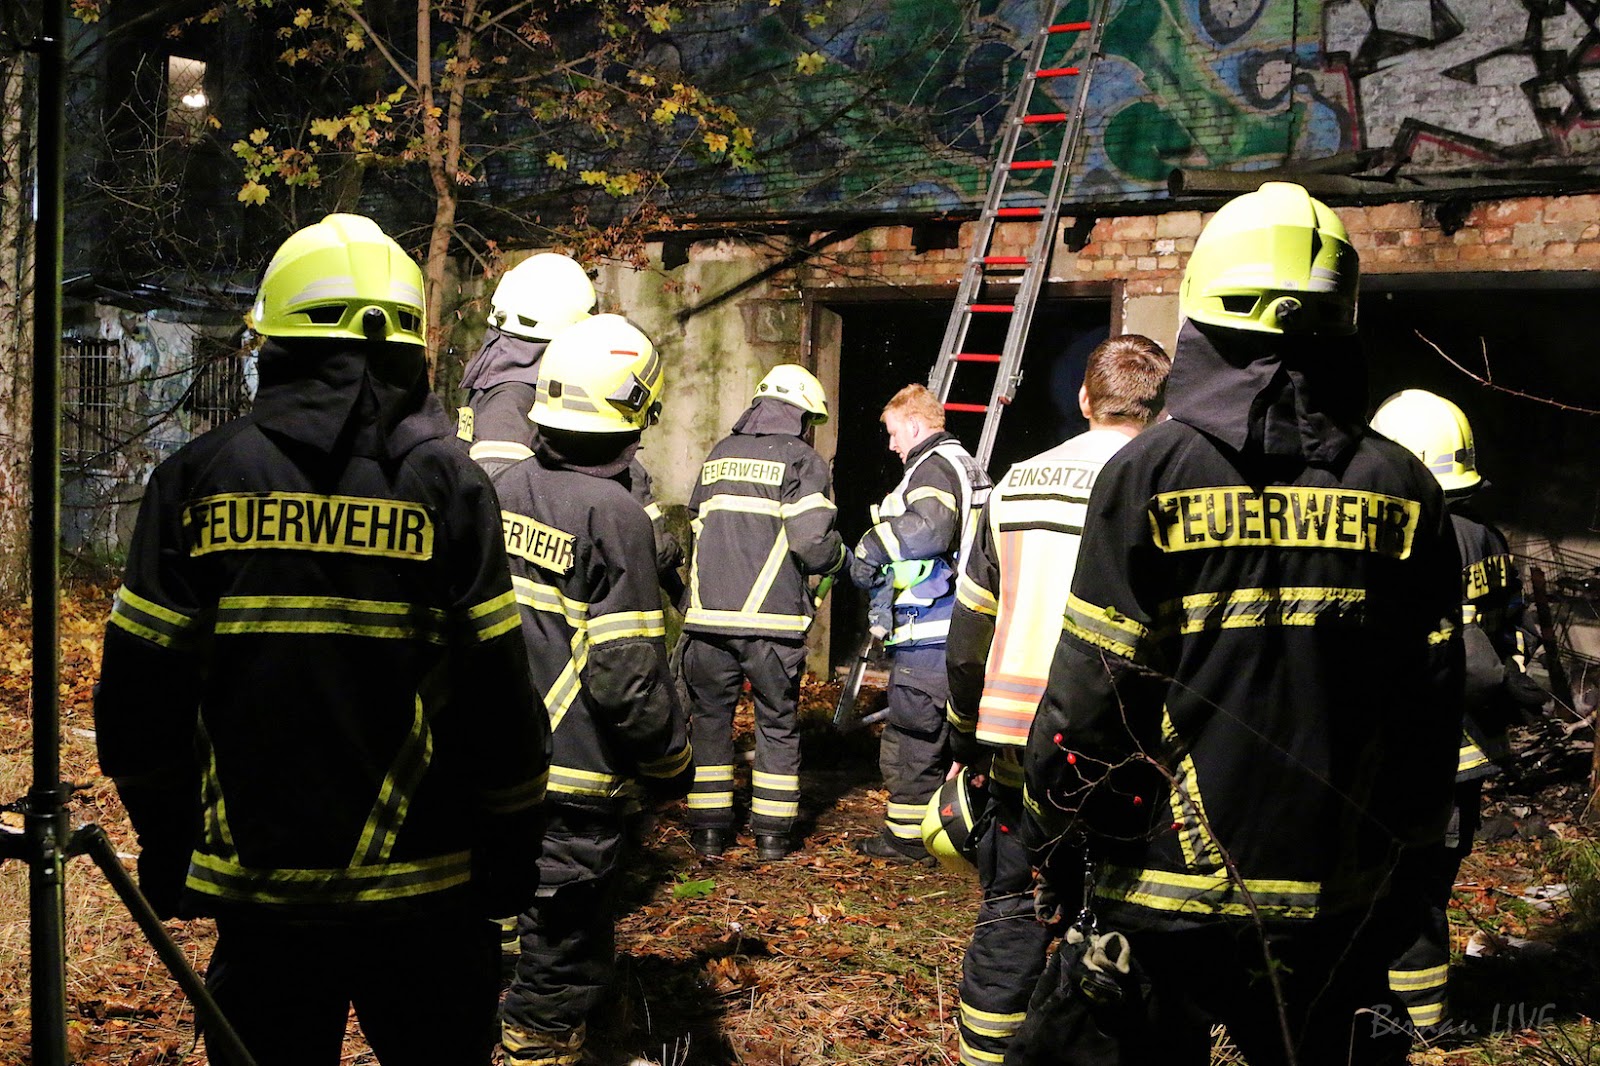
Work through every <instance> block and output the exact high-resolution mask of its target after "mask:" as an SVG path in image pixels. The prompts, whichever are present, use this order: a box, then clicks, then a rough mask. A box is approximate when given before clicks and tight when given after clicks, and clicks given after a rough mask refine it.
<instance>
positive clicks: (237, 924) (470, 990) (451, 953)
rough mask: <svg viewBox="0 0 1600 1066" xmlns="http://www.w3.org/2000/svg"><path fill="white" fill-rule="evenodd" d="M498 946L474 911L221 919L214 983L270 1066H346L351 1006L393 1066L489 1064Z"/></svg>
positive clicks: (260, 1059) (210, 968)
mask: <svg viewBox="0 0 1600 1066" xmlns="http://www.w3.org/2000/svg"><path fill="white" fill-rule="evenodd" d="M498 940H499V932H498V930H497V928H496V926H495V923H494V922H492V921H489V920H487V919H484V918H478V917H474V916H470V915H465V916H464V915H448V916H432V917H422V918H411V919H406V920H402V921H386V922H366V923H356V922H294V921H285V920H281V919H263V918H254V917H244V916H233V917H222V918H218V919H217V946H216V949H215V950H214V951H213V952H212V954H211V961H210V962H209V964H208V965H207V967H206V987H207V988H208V989H210V990H211V994H212V996H214V997H215V998H216V1001H217V1005H218V1006H219V1007H221V1008H222V1012H223V1014H224V1015H225V1016H226V1017H227V1019H228V1021H229V1022H231V1023H232V1025H233V1027H234V1029H235V1030H236V1031H237V1032H238V1034H239V1037H240V1038H241V1039H242V1040H243V1041H244V1045H245V1047H246V1048H248V1049H249V1051H250V1054H251V1055H252V1056H253V1057H254V1058H255V1060H256V1062H257V1063H258V1064H259V1066H336V1064H337V1063H338V1062H339V1061H340V1054H341V1051H342V1049H343V1046H344V1033H345V1024H346V1022H347V1021H348V1020H349V1017H350V1008H351V1007H352V1006H354V1007H355V1012H356V1018H357V1020H358V1021H359V1022H360V1023H361V1031H362V1033H363V1034H364V1035H365V1036H366V1038H367V1043H368V1044H370V1045H371V1047H372V1050H373V1052H374V1053H375V1054H376V1055H377V1056H378V1060H379V1061H380V1062H381V1063H383V1066H413V1064H414V1066H437V1064H438V1063H446V1062H448V1063H482V1064H484V1066H487V1064H488V1062H489V1057H490V1054H491V1052H492V1051H493V1048H494V1043H495V1032H494V1016H495V1002H496V1000H497V999H498V997H499V983H500V982H499V973H498V966H499V964H498V962H497V957H498V952H499V948H498V947H497V946H496V944H497V942H498Z"/></svg>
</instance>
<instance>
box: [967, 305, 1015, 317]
mask: <svg viewBox="0 0 1600 1066" xmlns="http://www.w3.org/2000/svg"><path fill="white" fill-rule="evenodd" d="M967 310H968V311H971V312H972V313H973V314H977V315H981V314H994V315H1009V314H1010V313H1011V312H1013V311H1015V310H1016V308H1015V307H1012V306H1011V305H1010V304H968V305H967Z"/></svg>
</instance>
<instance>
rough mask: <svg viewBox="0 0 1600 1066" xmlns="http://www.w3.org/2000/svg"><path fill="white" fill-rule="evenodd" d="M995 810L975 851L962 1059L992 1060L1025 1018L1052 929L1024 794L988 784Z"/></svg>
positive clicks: (988, 1063) (976, 1063)
mask: <svg viewBox="0 0 1600 1066" xmlns="http://www.w3.org/2000/svg"><path fill="white" fill-rule="evenodd" d="M990 804H991V805H992V806H991V812H990V813H991V816H990V817H989V818H988V820H987V823H986V824H985V825H984V826H983V836H982V837H981V838H980V839H979V841H978V847H977V853H976V855H975V856H974V858H975V859H976V861H977V864H978V885H979V887H980V888H981V889H982V891H983V900H982V902H981V903H980V904H979V905H978V920H977V923H976V924H975V925H974V927H973V930H972V942H971V943H969V944H968V945H967V955H966V958H965V960H964V961H963V962H962V965H961V1004H960V1015H959V1017H958V1019H957V1025H958V1027H959V1034H960V1041H959V1047H960V1053H961V1063H962V1066H992V1064H993V1063H996V1062H999V1061H1000V1057H1001V1056H1003V1055H1004V1054H1005V1050H1006V1046H1007V1044H1009V1043H1010V1041H1011V1037H1012V1036H1013V1035H1014V1034H1015V1033H1016V1031H1017V1027H1018V1026H1020V1025H1021V1024H1022V1019H1023V1016H1024V1015H1025V1014H1026V1013H1027V1007H1028V998H1029V997H1030V996H1031V995H1032V994H1033V990H1034V986H1035V985H1037V984H1038V983H1039V976H1040V974H1042V973H1043V972H1044V965H1045V961H1046V960H1047V959H1048V957H1049V951H1050V933H1049V931H1048V930H1047V929H1046V928H1045V927H1044V926H1043V925H1041V924H1040V923H1039V922H1038V921H1037V920H1036V919H1035V918H1034V916H1033V876H1032V871H1031V870H1030V868H1029V859H1028V849H1027V847H1025V846H1024V845H1023V843H1022V833H1021V823H1022V796H1021V794H1020V793H1018V792H1013V791H1010V790H1006V791H1001V790H999V789H994V788H991V790H990Z"/></svg>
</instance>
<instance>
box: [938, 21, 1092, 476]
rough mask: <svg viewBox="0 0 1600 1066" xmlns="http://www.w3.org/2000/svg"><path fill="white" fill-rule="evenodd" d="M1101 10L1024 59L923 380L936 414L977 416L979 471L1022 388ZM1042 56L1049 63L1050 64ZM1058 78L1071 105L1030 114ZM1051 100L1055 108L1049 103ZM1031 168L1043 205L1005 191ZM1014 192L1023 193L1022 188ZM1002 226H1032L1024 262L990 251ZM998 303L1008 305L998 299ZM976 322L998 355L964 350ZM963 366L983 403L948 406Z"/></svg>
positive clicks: (1055, 28)
mask: <svg viewBox="0 0 1600 1066" xmlns="http://www.w3.org/2000/svg"><path fill="white" fill-rule="evenodd" d="M1070 2H1071V0H1068V3H1069V4H1070ZM1107 4H1108V0H1089V11H1088V15H1089V17H1088V18H1087V19H1086V20H1084V21H1082V22H1059V23H1058V22H1054V21H1053V18H1052V20H1047V21H1046V22H1045V24H1044V25H1043V26H1041V27H1040V28H1039V31H1038V34H1037V36H1036V38H1035V40H1034V43H1033V46H1032V49H1031V51H1030V53H1029V56H1028V66H1027V71H1026V73H1025V74H1024V75H1023V78H1022V83H1021V85H1020V86H1019V87H1018V89H1017V95H1016V98H1015V99H1013V100H1012V102H1011V108H1010V110H1009V111H1008V112H1007V115H1006V120H1005V126H1004V128H1003V130H1002V132H1001V137H1000V147H999V152H998V154H997V155H996V158H995V163H994V169H993V170H991V171H990V173H989V190H988V195H987V196H986V198H985V200H984V205H983V213H982V214H981V215H980V216H979V219H978V232H977V240H976V241H974V243H973V252H972V255H971V256H969V257H968V259H967V264H966V268H965V270H963V272H962V275H961V286H960V288H959V289H958V290H957V291H956V302H955V307H954V308H952V309H951V312H950V322H949V325H947V326H946V327H945V332H944V340H943V341H942V342H941V343H940V347H939V357H938V359H936V360H935V361H934V364H933V372H932V373H931V374H930V375H929V376H928V388H929V390H930V391H932V392H933V394H934V395H935V396H937V397H938V398H939V401H940V402H941V403H943V404H944V407H945V410H947V411H955V412H967V413H972V414H981V415H983V430H982V432H981V434H980V436H979V438H978V446H977V448H976V449H974V451H973V455H974V456H975V457H976V458H977V460H978V462H979V463H980V464H982V465H983V466H988V465H989V457H990V454H991V453H992V452H993V451H994V440H995V434H996V433H997V432H998V430H999V428H1000V415H1001V413H1002V411H1004V409H1005V406H1006V405H1007V404H1009V403H1010V402H1011V399H1012V397H1013V396H1015V395H1016V391H1017V385H1018V384H1019V383H1020V382H1021V381H1022V353H1023V349H1024V348H1026V347H1027V344H1028V329H1029V327H1030V326H1031V325H1032V320H1033V309H1034V305H1035V304H1036V303H1037V302H1038V299H1039V292H1040V290H1041V289H1042V288H1043V287H1044V279H1045V276H1046V274H1047V273H1048V272H1049V268H1050V247H1051V242H1052V241H1053V240H1054V239H1055V234H1056V223H1057V220H1058V218H1059V216H1060V212H1061V198H1062V196H1063V194H1064V193H1065V192H1066V187H1067V175H1068V169H1069V167H1070V165H1071V162H1072V157H1073V154H1074V152H1075V150H1076V148H1077V144H1078V139H1079V137H1080V135H1081V134H1082V131H1083V113H1084V105H1085V103H1086V102H1087V101H1088V98H1089V80H1090V78H1091V77H1092V75H1093V73H1094V66H1095V62H1096V61H1097V60H1098V59H1099V58H1100V42H1101V38H1102V36H1103V34H1104V29H1105V27H1104V21H1105V20H1104V14H1105V9H1106V7H1107ZM1063 6H1067V5H1063ZM1058 13H1059V12H1058ZM1057 38H1062V39H1064V40H1066V41H1067V42H1068V43H1067V46H1066V47H1065V48H1055V47H1053V44H1054V42H1055V41H1056V39H1057ZM1074 50H1077V51H1079V52H1080V53H1081V58H1080V59H1079V63H1078V65H1077V66H1054V65H1050V64H1052V63H1059V62H1060V60H1061V58H1062V57H1064V56H1065V55H1066V54H1069V53H1070V52H1072V51H1074ZM1051 56H1056V57H1057V58H1055V59H1051V58H1050V57H1051ZM1058 78H1076V79H1077V90H1078V92H1077V100H1076V102H1075V103H1074V104H1073V106H1072V109H1071V110H1070V111H1050V112H1039V113H1036V112H1034V111H1033V103H1034V101H1033V95H1034V89H1035V88H1036V87H1037V86H1038V84H1039V83H1040V81H1053V80H1055V79H1058ZM1041 95H1043V94H1041ZM1050 103H1051V104H1052V106H1054V102H1053V101H1050ZM1039 171H1046V172H1049V174H1050V189H1049V192H1048V193H1047V194H1046V195H1045V197H1044V199H1043V202H1042V203H1040V202H1028V203H1023V202H1019V201H1020V200H1021V199H1022V196H1019V195H1018V194H1016V193H1014V192H1013V190H1012V188H1011V186H1012V184H1013V179H1014V178H1016V179H1017V183H1021V182H1022V181H1025V180H1026V179H1025V178H1023V177H1020V176H1023V175H1026V176H1036V174H1037V172H1039ZM1023 192H1024V193H1026V190H1023ZM1002 222H1030V223H1032V224H1033V225H1034V227H1035V231H1034V235H1033V240H1032V242H1031V246H1030V248H1029V251H1028V254H1027V255H1015V256H1013V255H992V254H990V253H991V249H992V245H993V241H994V235H995V229H996V227H997V226H998V225H999V224H1000V223H1002ZM1002 285H1004V287H1002ZM1007 296H1009V297H1010V299H1009V300H1007V299H1005V297H1007ZM979 320H981V321H983V322H985V323H988V322H1004V324H1005V325H1004V328H1005V341H1004V343H1003V344H1002V345H1000V351H999V352H998V353H996V352H992V351H991V352H974V351H967V350H966V346H967V344H968V341H969V333H971V332H973V331H972V326H973V324H974V322H975V321H979ZM978 332H979V333H981V334H983V335H985V336H986V335H987V334H990V333H994V334H998V332H999V331H998V329H993V328H987V326H982V327H980V329H979V331H978ZM980 343H981V342H980ZM962 363H984V364H990V365H993V366H994V367H995V377H994V384H993V386H992V387H991V389H990V391H989V402H988V403H986V404H980V403H962V402H954V401H951V400H950V387H951V385H952V384H953V383H954V381H955V373H956V368H957V367H959V366H960V365H961V364H962Z"/></svg>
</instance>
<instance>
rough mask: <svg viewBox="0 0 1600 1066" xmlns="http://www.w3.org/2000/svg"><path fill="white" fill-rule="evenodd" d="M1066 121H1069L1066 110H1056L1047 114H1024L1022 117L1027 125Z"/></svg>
mask: <svg viewBox="0 0 1600 1066" xmlns="http://www.w3.org/2000/svg"><path fill="white" fill-rule="evenodd" d="M1065 121H1067V113H1066V112H1065V111H1055V112H1051V113H1050V114H1047V115H1024V116H1023V117H1022V122H1023V124H1024V125H1027V126H1037V125H1040V124H1042V123H1046V122H1065Z"/></svg>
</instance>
